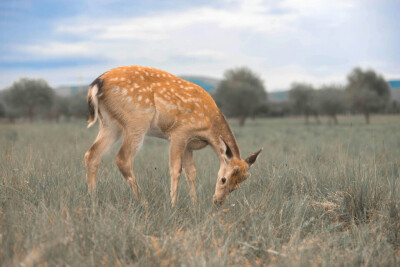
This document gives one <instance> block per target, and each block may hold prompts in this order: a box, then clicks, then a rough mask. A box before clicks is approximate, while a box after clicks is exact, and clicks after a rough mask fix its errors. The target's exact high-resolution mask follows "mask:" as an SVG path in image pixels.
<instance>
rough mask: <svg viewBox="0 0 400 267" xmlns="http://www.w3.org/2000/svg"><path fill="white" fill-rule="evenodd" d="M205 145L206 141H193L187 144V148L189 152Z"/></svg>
mask: <svg viewBox="0 0 400 267" xmlns="http://www.w3.org/2000/svg"><path fill="white" fill-rule="evenodd" d="M207 145H208V143H207V141H204V140H199V139H194V140H191V141H190V142H189V143H188V144H187V148H188V149H190V150H198V149H202V148H204V147H205V146H207Z"/></svg>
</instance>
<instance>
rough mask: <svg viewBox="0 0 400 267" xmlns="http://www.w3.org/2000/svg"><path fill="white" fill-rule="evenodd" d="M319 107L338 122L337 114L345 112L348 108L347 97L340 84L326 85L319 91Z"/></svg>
mask: <svg viewBox="0 0 400 267" xmlns="http://www.w3.org/2000/svg"><path fill="white" fill-rule="evenodd" d="M317 99H318V105H319V109H320V110H321V112H322V113H323V114H326V115H328V116H330V117H331V118H332V119H333V122H334V123H335V124H338V120H337V117H336V115H337V114H339V113H343V112H345V111H346V108H347V98H346V93H345V91H344V89H343V88H342V87H341V86H338V85H334V84H332V85H325V86H322V87H321V89H320V90H318V91H317Z"/></svg>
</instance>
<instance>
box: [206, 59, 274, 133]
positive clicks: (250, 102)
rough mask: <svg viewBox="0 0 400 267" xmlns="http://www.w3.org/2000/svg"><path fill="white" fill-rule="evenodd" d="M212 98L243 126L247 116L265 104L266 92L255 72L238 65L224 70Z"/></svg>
mask: <svg viewBox="0 0 400 267" xmlns="http://www.w3.org/2000/svg"><path fill="white" fill-rule="evenodd" d="M214 98H215V101H216V102H217V104H218V105H219V106H220V108H221V109H222V111H223V112H224V113H225V114H226V115H227V116H233V117H238V118H239V125H240V126H243V125H244V123H245V120H246V118H247V117H248V116H251V115H254V114H255V113H256V110H257V109H259V108H260V107H261V106H263V105H265V104H266V101H267V93H266V91H265V88H264V85H263V81H262V80H261V79H260V78H259V76H258V75H257V74H255V73H254V72H252V71H251V70H250V69H249V68H246V67H240V68H236V69H231V70H228V71H226V72H225V74H224V79H223V80H222V81H221V82H220V84H219V85H218V87H217V90H216V92H215V95H214ZM264 109H265V106H264Z"/></svg>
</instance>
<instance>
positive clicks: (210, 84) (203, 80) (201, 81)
mask: <svg viewBox="0 0 400 267" xmlns="http://www.w3.org/2000/svg"><path fill="white" fill-rule="evenodd" d="M179 77H180V78H182V79H184V80H186V81H189V82H191V83H194V84H197V85H198V86H200V87H202V88H203V89H204V90H206V91H207V92H212V91H214V90H215V89H216V88H217V86H218V84H219V82H220V80H218V79H215V78H210V77H205V76H191V75H182V76H179Z"/></svg>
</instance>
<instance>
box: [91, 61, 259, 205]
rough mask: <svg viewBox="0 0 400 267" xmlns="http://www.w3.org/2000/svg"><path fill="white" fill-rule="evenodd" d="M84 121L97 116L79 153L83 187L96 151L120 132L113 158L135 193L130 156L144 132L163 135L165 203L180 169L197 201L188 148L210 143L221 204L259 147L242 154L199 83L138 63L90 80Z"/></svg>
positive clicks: (173, 192)
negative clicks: (94, 131) (91, 137)
mask: <svg viewBox="0 0 400 267" xmlns="http://www.w3.org/2000/svg"><path fill="white" fill-rule="evenodd" d="M87 99H88V106H89V121H88V123H89V125H88V127H91V126H92V125H93V124H94V123H95V122H96V120H97V119H98V120H99V122H100V130H99V133H98V135H97V138H96V140H95V142H94V143H93V145H92V146H91V147H90V149H89V150H88V151H87V152H86V154H85V164H86V169H87V174H86V178H87V182H88V189H89V192H90V193H91V192H92V191H93V190H94V188H95V186H96V173H97V168H98V165H99V163H100V161H101V158H102V156H103V155H104V153H105V152H106V151H107V150H108V148H109V147H110V146H111V145H112V144H113V143H115V142H116V141H117V140H118V139H119V138H120V137H121V135H122V136H123V142H122V146H121V149H120V150H119V152H118V155H117V158H116V164H117V166H118V168H119V170H120V171H121V173H122V175H123V176H124V178H125V179H126V181H127V183H128V184H129V186H130V187H131V189H132V191H133V194H134V195H135V197H136V198H138V194H139V187H138V185H137V183H136V179H135V175H134V173H133V168H132V162H133V158H134V157H135V154H136V152H137V151H138V149H139V148H140V146H141V144H142V143H143V139H144V137H145V136H146V135H147V136H155V137H159V138H164V139H168V140H169V141H170V147H169V168H170V176H171V190H170V196H171V204H172V206H175V204H176V199H177V187H178V181H179V178H180V175H181V171H182V169H183V170H184V172H185V176H186V179H187V181H188V184H189V186H190V196H191V199H192V202H193V203H196V201H197V194H196V188H195V180H196V167H195V165H194V160H193V150H198V149H202V148H204V147H205V146H207V145H210V146H211V147H212V148H213V150H214V151H215V153H216V154H217V156H218V159H219V162H220V169H219V171H218V179H217V183H216V187H215V193H214V196H213V201H214V203H216V204H217V203H218V204H222V203H223V202H224V200H225V199H226V197H227V195H228V194H229V193H230V192H232V191H233V190H235V189H237V188H239V186H240V184H241V183H242V182H243V181H244V180H246V179H247V178H248V177H249V176H250V174H249V173H248V170H249V168H250V166H251V165H252V164H253V163H254V162H255V161H256V159H257V156H258V155H259V154H260V152H261V151H262V149H260V150H258V151H257V152H255V153H254V154H252V155H251V156H249V157H248V158H246V159H245V160H243V159H242V158H241V156H240V150H239V146H238V143H237V141H236V138H235V136H234V135H233V132H232V130H231V128H230V126H229V124H228V123H227V121H226V119H225V116H224V115H223V114H222V112H221V111H220V110H219V108H218V107H217V105H216V104H215V102H214V100H213V99H212V97H211V96H210V95H209V94H208V93H207V92H206V91H205V90H204V89H203V88H201V87H200V86H198V85H195V84H193V83H190V82H188V81H185V80H183V79H180V78H178V77H176V76H174V75H172V74H169V73H167V72H164V71H161V70H157V69H154V68H149V67H143V66H125V67H118V68H115V69H112V70H110V71H107V72H106V73H104V74H102V75H101V76H99V77H98V78H97V79H96V80H94V81H93V83H92V84H91V85H90V88H89V92H88V98H87Z"/></svg>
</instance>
